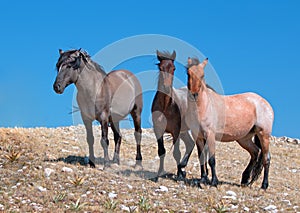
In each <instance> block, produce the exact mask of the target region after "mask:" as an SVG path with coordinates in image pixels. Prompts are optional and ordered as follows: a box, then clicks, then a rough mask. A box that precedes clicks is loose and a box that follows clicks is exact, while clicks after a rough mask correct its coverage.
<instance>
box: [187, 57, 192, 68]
mask: <svg viewBox="0 0 300 213" xmlns="http://www.w3.org/2000/svg"><path fill="white" fill-rule="evenodd" d="M192 63H193V62H192V59H191V58H190V57H189V58H188V66H191V65H192Z"/></svg>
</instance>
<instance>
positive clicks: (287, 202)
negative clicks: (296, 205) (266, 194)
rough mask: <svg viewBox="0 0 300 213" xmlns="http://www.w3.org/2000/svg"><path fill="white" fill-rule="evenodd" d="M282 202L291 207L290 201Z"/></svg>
mask: <svg viewBox="0 0 300 213" xmlns="http://www.w3.org/2000/svg"><path fill="white" fill-rule="evenodd" d="M282 202H284V203H286V204H287V205H288V206H291V205H292V204H291V201H289V200H282Z"/></svg>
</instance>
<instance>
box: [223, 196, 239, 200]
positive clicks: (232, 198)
mask: <svg viewBox="0 0 300 213" xmlns="http://www.w3.org/2000/svg"><path fill="white" fill-rule="evenodd" d="M223 198H224V199H231V200H236V197H235V196H223Z"/></svg>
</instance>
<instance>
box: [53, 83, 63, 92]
mask: <svg viewBox="0 0 300 213" xmlns="http://www.w3.org/2000/svg"><path fill="white" fill-rule="evenodd" d="M60 88H61V86H60V84H54V85H53V89H54V90H55V92H58V91H59V90H60Z"/></svg>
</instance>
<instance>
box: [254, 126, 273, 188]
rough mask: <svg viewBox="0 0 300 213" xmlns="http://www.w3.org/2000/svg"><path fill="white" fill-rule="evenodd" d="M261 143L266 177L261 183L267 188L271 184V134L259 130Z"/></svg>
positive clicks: (262, 186)
mask: <svg viewBox="0 0 300 213" xmlns="http://www.w3.org/2000/svg"><path fill="white" fill-rule="evenodd" d="M257 136H258V138H259V140H260V142H261V143H260V144H261V151H262V163H263V167H264V178H263V182H262V185H261V188H262V189H267V188H268V186H269V181H268V179H269V168H270V161H271V155H270V152H269V145H270V134H268V133H266V132H264V131H263V130H261V131H259V132H258V134H257Z"/></svg>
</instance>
